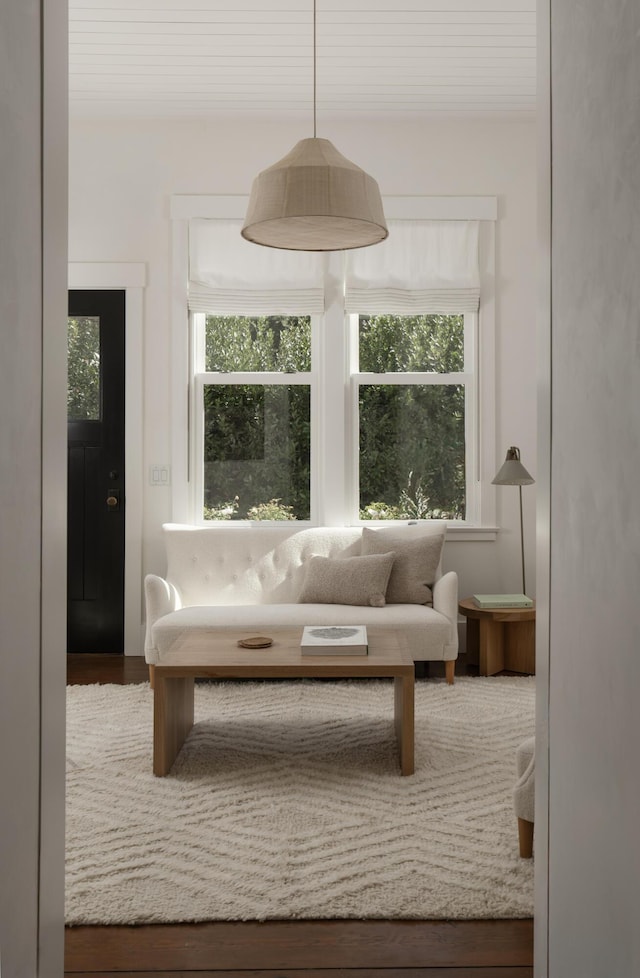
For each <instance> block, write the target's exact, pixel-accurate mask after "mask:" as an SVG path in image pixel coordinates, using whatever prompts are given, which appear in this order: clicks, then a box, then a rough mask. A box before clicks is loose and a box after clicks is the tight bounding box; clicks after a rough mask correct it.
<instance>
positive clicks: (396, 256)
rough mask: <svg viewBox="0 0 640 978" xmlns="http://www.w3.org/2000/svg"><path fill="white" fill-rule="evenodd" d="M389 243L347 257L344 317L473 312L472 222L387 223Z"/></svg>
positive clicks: (476, 284)
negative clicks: (349, 313)
mask: <svg viewBox="0 0 640 978" xmlns="http://www.w3.org/2000/svg"><path fill="white" fill-rule="evenodd" d="M388 225H389V237H388V238H387V240H386V241H383V242H382V243H381V244H377V245H376V246H375V248H363V249H362V250H359V251H351V252H349V254H348V255H347V277H346V296H345V304H346V310H347V312H359V313H390V314H391V315H407V316H412V315H420V314H421V313H463V312H477V310H478V306H479V303H480V270H479V263H478V234H479V222H478V221H397V220H390V221H388Z"/></svg>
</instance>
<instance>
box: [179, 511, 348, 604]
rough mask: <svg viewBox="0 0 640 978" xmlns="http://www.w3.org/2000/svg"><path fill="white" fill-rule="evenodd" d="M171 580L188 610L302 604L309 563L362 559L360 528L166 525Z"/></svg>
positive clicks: (256, 524) (289, 525)
mask: <svg viewBox="0 0 640 978" xmlns="http://www.w3.org/2000/svg"><path fill="white" fill-rule="evenodd" d="M163 530H164V539H165V546H166V553H167V575H166V577H167V580H168V581H169V582H170V584H173V585H174V587H175V588H176V589H177V591H178V593H179V595H180V599H181V601H182V604H183V606H185V607H191V606H193V605H243V604H279V603H283V602H286V603H289V604H291V603H294V602H297V601H298V598H299V595H300V591H301V588H302V583H303V581H304V567H303V564H304V562H306V561H308V560H309V558H310V557H311V556H312V555H313V554H318V555H320V556H322V557H354V556H357V555H359V554H360V547H361V537H362V532H361V530H360V528H359V527H310V528H307V529H304V530H301V529H299V528H298V527H296V525H295V524H294V525H292V524H291V523H288V524H286V525H280V526H273V525H269V526H266V525H264V524H260V523H252V524H241V525H235V526H228V525H222V526H220V525H216V526H211V527H208V526H207V527H200V526H189V525H186V524H180V523H165V524H164V526H163Z"/></svg>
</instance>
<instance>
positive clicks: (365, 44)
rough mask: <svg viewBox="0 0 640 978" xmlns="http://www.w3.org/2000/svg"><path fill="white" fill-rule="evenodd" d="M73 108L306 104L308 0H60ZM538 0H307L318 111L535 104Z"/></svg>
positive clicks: (171, 113)
mask: <svg viewBox="0 0 640 978" xmlns="http://www.w3.org/2000/svg"><path fill="white" fill-rule="evenodd" d="M69 18H70V22H69V33H70V49H69V72H70V77H69V84H70V105H71V113H72V115H81V116H129V117H141V116H146V117H152V118H160V117H176V116H184V117H191V118H197V117H212V116H215V115H217V114H220V113H224V114H228V113H233V114H234V115H238V114H239V113H243V114H251V115H253V116H265V117H268V118H273V117H277V116H282V115H291V114H293V113H295V114H299V113H306V112H309V113H311V111H312V105H313V0H182V2H181V0H70V6H69ZM535 28H536V25H535V0H317V106H318V120H319V121H320V120H321V118H322V117H323V116H324V117H333V118H349V117H355V116H363V115H370V114H375V115H376V116H378V115H383V116H385V117H389V116H404V117H416V116H419V115H424V116H430V117H433V116H436V117H442V116H460V115H463V116H467V117H468V116H472V117H479V118H486V117H488V116H491V117H506V118H517V117H519V116H527V115H531V114H532V113H533V112H534V110H535V97H536V94H535V84H536V82H535V56H536V49H535V44H536V36H535Z"/></svg>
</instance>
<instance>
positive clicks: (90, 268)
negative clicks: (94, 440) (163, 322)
mask: <svg viewBox="0 0 640 978" xmlns="http://www.w3.org/2000/svg"><path fill="white" fill-rule="evenodd" d="M146 284H147V266H146V263H145V262H81V261H77V262H72V261H70V262H69V272H68V288H69V290H71V289H89V290H92V291H96V292H98V291H109V290H112V289H113V290H114V291H118V292H124V293H125V354H124V357H125V361H124V362H125V367H124V369H125V383H124V397H125V413H124V456H125V457H124V471H125V506H126V508H125V521H124V528H125V532H124V654H125V655H141V654H142V648H143V642H144V629H143V623H142V495H143V489H144V482H143V467H142V454H143V453H142V447H143V396H142V394H143V383H142V380H143V377H144V361H143V328H144V291H143V290H144V288H145V286H146Z"/></svg>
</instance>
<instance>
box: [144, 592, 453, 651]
mask: <svg viewBox="0 0 640 978" xmlns="http://www.w3.org/2000/svg"><path fill="white" fill-rule="evenodd" d="M304 625H379V626H384V627H387V628H398V629H400V630H401V631H402V632H403V633H404V635H405V637H406V640H407V645H408V650H409V653H410V655H411V656H412V657H413V658H414V659H415V660H419V661H420V660H424V659H429V660H436V659H444V658H445V648H448V647H449V646H448V644H447V643H448V642H449V641H450V638H449V629H450V624H449V622H448V621H447V619H446V618H445V617H444V615H441V614H440V613H439V612H437V611H434V610H433V608H430V607H427V606H425V605H417V604H405V605H402V604H397V605H387V606H386V607H385V608H370V607H365V606H361V605H332V604H268V605H264V604H263V605H231V606H221V605H219V606H215V607H214V606H210V605H209V606H206V607H205V606H202V605H196V606H193V607H190V608H181V609H180V610H179V611H172V612H171V613H170V614H168V615H164V616H163V617H162V618H159V619H158V620H157V621H156V623H155V625H154V626H153V632H152V634H153V644H154V646H155V650H157V659H156V661H157V662H162V657H163V655H164V654H165V653H166V652H167V651H168V650H169V648H170V647H171V645H173V643H174V642H175V641H176V640H177V639H178V638H179V637H180V636H181V635H182V634H183V633H184V632H185V631H186V630H187V629H190V628H216V629H220V630H221V631H224V630H227V631H233V632H238V631H241V632H242V633H243V634H246V635H251V634H256V633H258V634H261V635H265V634H266V635H268V634H269V629H271V628H296V627H299V628H300V631H301V633H302V628H303V626H304ZM427 625H428V627H425V626H427ZM154 658H155V656H154Z"/></svg>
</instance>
